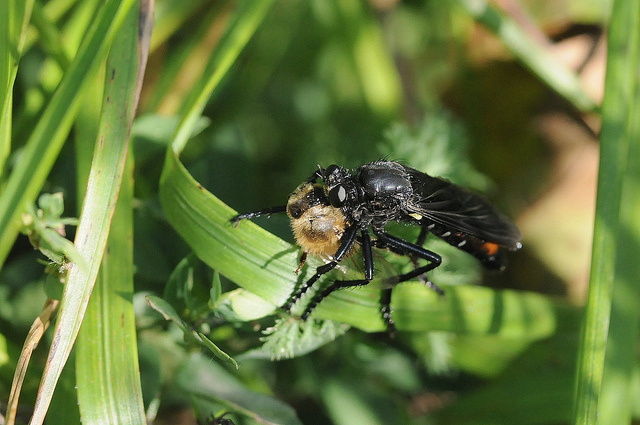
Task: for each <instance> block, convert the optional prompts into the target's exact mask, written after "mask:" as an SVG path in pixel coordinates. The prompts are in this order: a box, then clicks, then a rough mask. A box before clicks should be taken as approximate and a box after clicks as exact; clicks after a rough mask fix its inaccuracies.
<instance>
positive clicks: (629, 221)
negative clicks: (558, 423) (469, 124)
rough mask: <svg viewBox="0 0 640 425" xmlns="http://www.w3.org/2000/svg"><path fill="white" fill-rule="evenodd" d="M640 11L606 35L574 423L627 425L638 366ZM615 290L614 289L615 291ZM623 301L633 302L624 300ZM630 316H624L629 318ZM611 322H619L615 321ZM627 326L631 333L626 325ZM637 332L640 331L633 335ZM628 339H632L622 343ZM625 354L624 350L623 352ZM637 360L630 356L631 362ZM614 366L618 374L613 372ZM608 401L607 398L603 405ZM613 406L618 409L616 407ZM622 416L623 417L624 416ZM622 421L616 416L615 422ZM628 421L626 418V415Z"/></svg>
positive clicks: (626, 11) (617, 14) (618, 20)
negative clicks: (634, 368) (604, 414)
mask: <svg viewBox="0 0 640 425" xmlns="http://www.w3.org/2000/svg"><path fill="white" fill-rule="evenodd" d="M639 26H640V8H638V4H637V2H635V1H631V0H616V1H614V3H613V11H612V15H611V23H610V27H609V37H608V43H609V45H608V58H607V75H606V80H605V94H604V100H603V105H602V131H601V134H600V169H599V176H598V197H597V202H596V218H595V227H594V235H593V254H592V264H591V280H590V283H589V296H588V301H587V310H586V317H585V326H584V330H583V334H582V344H581V347H580V351H579V356H580V357H579V362H578V368H577V374H576V379H577V387H576V403H575V406H574V407H575V410H574V423H575V424H594V423H596V421H598V423H603V424H605V423H606V424H609V423H616V424H618V423H628V418H630V414H631V413H630V409H631V401H630V400H629V398H628V397H629V387H630V381H629V380H630V377H631V373H630V372H629V370H630V369H629V367H630V363H629V359H631V365H632V364H633V363H634V362H635V361H636V357H637V353H636V348H635V347H636V344H637V329H638V311H637V307H635V306H636V305H637V302H638V301H637V299H638V296H637V294H638V285H640V276H639V271H638V267H637V258H639V257H640V247H639V240H640V231H639V230H638V219H637V214H638V209H639V208H640V192H639V189H638V188H639V187H640V185H639V184H640V176H639V175H638V167H640V123H639V119H638V116H639V115H640V75H639V74H638V72H639V71H638V70H640V33H639V32H638V31H637V29H638V27H639ZM614 288H615V289H614ZM614 291H615V293H616V302H619V303H620V304H619V305H617V306H616V312H617V316H616V329H615V334H614V336H615V338H616V339H615V340H614V341H611V343H612V344H614V343H615V344H614V345H613V346H611V345H610V346H611V349H612V350H613V351H612V352H611V353H608V354H609V355H610V360H611V361H610V362H609V363H608V366H609V367H610V368H611V369H610V373H611V379H612V381H610V384H611V383H613V382H615V380H617V379H618V378H616V376H618V377H619V376H620V375H619V374H622V375H625V376H626V378H624V379H623V380H622V381H620V382H618V383H619V384H620V386H619V388H618V389H616V388H613V387H611V386H608V387H607V391H608V392H607V393H606V394H603V393H602V392H601V391H602V390H603V386H602V385H603V383H602V379H603V374H604V373H605V370H604V366H605V352H606V347H607V339H608V335H609V321H610V319H611V311H612V294H613V292H614ZM625 300H631V302H629V301H625ZM627 315H629V317H627V318H625V316H627ZM612 325H613V323H612ZM625 325H629V326H630V328H629V329H626V328H625V329H622V328H620V327H621V326H625ZM634 329H635V331H634ZM625 339H629V340H630V341H627V342H624V343H623V341H624V340H625ZM619 350H620V351H619ZM629 356H631V357H629ZM614 369H617V371H616V370H614ZM615 394H618V395H619V396H620V397H621V398H623V400H620V398H617V397H616V398H615V409H620V408H621V407H622V410H623V411H622V412H620V413H616V414H615V415H611V410H610V409H606V411H607V412H609V415H608V416H607V418H606V419H598V417H599V415H600V412H601V411H602V409H603V406H604V405H603V402H604V400H608V401H609V402H610V401H611V397H612V396H614V395H615ZM601 397H602V400H601ZM612 408H613V406H612ZM618 415H620V416H618ZM616 417H618V419H614V418H616ZM621 417H622V418H625V419H620V418H621Z"/></svg>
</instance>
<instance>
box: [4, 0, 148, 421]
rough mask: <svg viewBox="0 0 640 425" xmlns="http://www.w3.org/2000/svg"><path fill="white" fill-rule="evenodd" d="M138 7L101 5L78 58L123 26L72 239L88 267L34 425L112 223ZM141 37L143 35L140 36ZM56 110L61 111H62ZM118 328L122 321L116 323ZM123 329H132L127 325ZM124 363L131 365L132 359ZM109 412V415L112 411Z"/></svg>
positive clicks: (135, 68)
mask: <svg viewBox="0 0 640 425" xmlns="http://www.w3.org/2000/svg"><path fill="white" fill-rule="evenodd" d="M137 4H138V3H137V2H136V1H134V0H127V1H123V2H108V3H105V5H104V8H103V10H102V13H101V15H100V16H99V18H98V21H97V25H96V26H94V31H95V32H93V33H92V35H91V36H90V41H89V42H88V43H87V45H85V50H83V52H81V53H80V54H79V55H78V58H80V57H83V55H84V54H86V49H88V47H87V46H91V47H93V48H94V49H95V51H93V52H92V53H93V54H100V53H102V52H103V51H106V50H103V49H106V47H107V46H108V45H105V44H102V43H101V42H98V41H95V40H93V37H98V34H99V33H100V31H102V33H101V34H100V36H101V37H102V38H101V40H103V39H105V40H109V39H111V37H112V35H114V30H115V29H118V26H119V25H121V24H123V23H124V22H127V28H126V29H124V30H120V31H118V37H124V38H123V39H122V38H120V39H119V40H120V41H119V42H118V43H114V45H113V47H112V49H111V52H110V55H109V60H108V63H107V72H106V82H105V87H106V88H105V96H104V105H103V112H102V116H101V122H100V132H99V136H98V141H97V145H96V149H95V154H94V158H93V164H92V167H91V173H90V177H89V185H88V187H87V191H86V196H85V201H84V204H83V209H82V213H81V216H80V224H79V226H78V230H77V234H76V247H77V248H78V251H79V252H80V254H81V255H82V256H83V257H84V259H85V261H86V263H87V264H88V268H86V269H81V268H80V267H77V266H75V265H71V267H70V271H69V277H68V280H67V284H66V285H65V291H64V294H63V299H62V303H61V307H60V311H59V315H58V321H57V323H56V329H55V331H54V335H53V341H54V343H53V344H52V346H51V350H50V353H49V358H48V361H47V364H46V366H45V371H44V374H43V377H42V382H41V384H40V388H39V390H38V396H37V400H36V408H35V410H34V414H33V418H32V423H33V424H38V425H39V424H41V423H42V421H43V420H44V416H45V413H46V410H47V408H48V406H49V403H50V400H51V396H52V395H53V392H54V389H55V385H56V383H57V380H58V378H59V376H60V372H61V370H62V368H63V366H64V364H65V363H66V360H67V358H68V356H69V353H70V351H71V348H72V347H73V344H74V342H75V338H76V336H77V334H78V331H79V329H80V324H81V323H82V319H83V317H84V313H85V310H86V307H87V303H88V301H89V296H90V295H91V292H92V289H93V286H94V283H95V281H96V278H97V275H98V271H99V269H100V266H101V262H102V257H103V253H104V249H105V246H106V243H107V238H108V235H109V230H110V226H111V220H112V217H113V213H114V210H115V206H116V201H117V199H118V193H119V191H120V185H121V182H122V177H123V174H124V168H125V159H126V153H127V149H128V141H129V133H130V130H131V125H132V122H133V116H134V113H135V108H136V98H137V93H136V91H137V90H139V87H138V84H137V83H138V81H139V74H141V73H143V72H144V65H145V63H144V62H143V59H140V61H141V62H140V63H139V58H138V20H137V15H138V13H137V12H138V8H137V7H136V8H135V9H134V8H133V6H134V5H137ZM104 19H110V22H108V23H106V22H103V20H104ZM143 22H144V21H143ZM145 29H146V28H145ZM144 32H145V31H142V30H141V34H142V33H144ZM96 48H97V49H96ZM146 48H147V46H140V51H141V52H144V51H145V49H146ZM98 57H99V56H90V58H91V62H97V59H98ZM85 59H86V58H85ZM90 68H91V67H90V66H89V67H87V69H86V71H88V70H89V69H90ZM73 69H74V67H73V66H72V67H71V68H70V70H69V72H68V73H67V74H66V76H65V80H63V83H64V81H67V80H66V77H67V76H69V75H70V74H72V70H73ZM59 93H60V92H59ZM54 98H55V97H54ZM73 102H75V103H78V102H79V97H77V96H74V100H73ZM52 103H53V101H52ZM50 106H51V105H50ZM60 108H61V109H64V108H62V107H61V106H60ZM68 118H69V117H67V119H68ZM56 154H57V152H56ZM40 168H42V164H40ZM12 177H13V176H12ZM42 177H44V176H42ZM123 308H128V309H130V308H131V306H130V305H128V306H127V305H126V303H125V304H123ZM118 323H120V322H119V321H118ZM120 326H121V325H120ZM127 326H128V327H129V326H131V323H129V324H128V325H127ZM102 342H104V341H102ZM110 348H114V347H110ZM90 354H93V353H90ZM107 357H108V356H107ZM124 360H125V359H123V361H124ZM128 360H131V358H129V359H128ZM122 373H123V375H124V374H126V372H124V371H122ZM133 375H135V373H134V374H133ZM129 376H132V375H129ZM134 379H135V378H134ZM101 389H102V388H101ZM131 390H132V391H133V392H134V393H136V392H137V393H139V392H140V390H139V386H138V388H136V387H135V386H133V387H131ZM111 394H113V393H111ZM139 400H140V397H139V394H138V395H137V397H133V399H132V400H129V402H131V403H133V405H130V406H133V407H132V408H131V409H126V410H125V412H126V413H124V414H125V415H127V416H129V415H131V416H129V417H130V418H134V417H136V416H138V418H139V413H140V409H136V406H135V403H136V402H138V405H139V406H140V405H141V404H140V403H139ZM107 402H108V401H107ZM108 409H109V408H107V410H108ZM111 412H112V413H113V410H111ZM116 414H117V413H116ZM140 423H142V422H140Z"/></svg>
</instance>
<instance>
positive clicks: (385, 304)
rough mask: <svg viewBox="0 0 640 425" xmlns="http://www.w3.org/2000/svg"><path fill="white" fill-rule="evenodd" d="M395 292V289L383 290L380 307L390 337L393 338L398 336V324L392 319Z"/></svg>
mask: <svg viewBox="0 0 640 425" xmlns="http://www.w3.org/2000/svg"><path fill="white" fill-rule="evenodd" d="M392 291H393V287H391V288H385V289H383V290H382V295H381V296H380V305H381V306H382V308H381V311H382V319H383V320H384V322H385V323H386V324H387V331H388V332H389V336H390V337H391V338H393V337H395V336H396V333H397V330H396V324H395V322H394V321H393V318H392V317H391V292H392Z"/></svg>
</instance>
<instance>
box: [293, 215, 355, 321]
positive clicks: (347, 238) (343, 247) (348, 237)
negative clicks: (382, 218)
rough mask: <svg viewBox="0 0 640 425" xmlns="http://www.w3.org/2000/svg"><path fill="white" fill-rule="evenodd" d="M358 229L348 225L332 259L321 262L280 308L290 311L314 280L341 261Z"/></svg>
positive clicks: (351, 244) (352, 242) (349, 248)
mask: <svg viewBox="0 0 640 425" xmlns="http://www.w3.org/2000/svg"><path fill="white" fill-rule="evenodd" d="M357 232H358V229H357V228H356V227H349V228H347V229H346V230H345V232H344V235H343V236H342V240H341V241H340V246H339V247H338V250H337V251H336V253H335V254H334V255H333V260H331V261H330V262H329V263H327V264H323V265H322V266H320V267H318V268H317V269H316V273H315V274H314V275H313V276H311V278H310V279H309V280H307V281H306V282H305V283H304V284H303V285H302V286H301V287H300V288H299V289H298V290H297V291H296V292H295V293H294V294H293V295H292V296H291V298H289V301H287V303H286V304H285V305H284V306H282V308H283V309H284V310H285V311H287V312H289V311H291V307H293V305H294V304H295V303H296V302H297V301H298V300H299V299H300V297H302V295H304V294H305V292H307V291H308V290H309V288H311V286H313V284H314V283H315V282H317V281H318V279H320V277H321V276H322V275H324V274H326V273H329V272H330V271H331V270H333V269H334V268H336V266H337V265H338V263H340V261H342V259H343V258H344V257H345V256H346V255H347V254H348V253H349V251H350V250H351V247H352V246H353V244H354V242H355V240H356V234H357Z"/></svg>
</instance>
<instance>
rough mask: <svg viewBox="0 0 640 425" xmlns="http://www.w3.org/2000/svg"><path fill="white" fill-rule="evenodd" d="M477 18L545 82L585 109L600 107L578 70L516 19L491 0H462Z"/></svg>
mask: <svg viewBox="0 0 640 425" xmlns="http://www.w3.org/2000/svg"><path fill="white" fill-rule="evenodd" d="M458 1H459V3H460V4H461V5H462V6H463V7H464V8H465V9H466V10H467V11H468V12H469V13H470V14H471V16H473V18H474V19H476V20H477V21H478V22H480V23H482V24H483V25H485V26H486V27H487V28H489V29H490V30H491V31H493V32H494V33H495V34H496V35H497V36H498V37H500V40H502V42H503V43H504V44H505V46H507V48H508V49H509V50H510V51H511V52H512V53H513V54H514V55H515V56H516V57H517V58H518V59H519V60H520V61H522V63H523V64H524V65H525V66H526V67H527V68H529V69H530V70H531V72H533V73H534V74H535V75H537V76H538V78H540V79H541V80H542V81H544V83H545V84H547V85H548V86H549V87H551V88H552V89H553V90H555V91H556V92H557V93H558V94H560V95H561V96H562V97H564V98H565V99H567V100H568V101H569V102H571V104H572V105H573V106H575V107H576V108H577V109H579V110H581V111H585V112H589V111H594V110H596V109H597V105H596V103H595V102H594V101H593V99H591V97H590V96H589V95H588V94H587V93H586V92H585V91H584V89H583V88H582V86H581V84H580V80H579V79H578V77H577V76H576V74H575V73H574V72H573V71H571V70H570V69H569V68H567V67H566V66H564V65H563V64H562V63H560V62H559V61H558V59H557V58H556V57H555V56H554V55H553V54H552V53H551V51H550V50H549V49H548V48H546V47H545V46H542V45H541V44H540V43H538V42H537V41H536V40H533V39H532V38H531V37H530V36H529V35H528V34H527V33H526V32H525V31H524V30H523V29H522V28H521V27H520V26H519V25H518V24H517V23H516V22H515V21H514V20H513V19H511V18H509V17H507V16H505V15H504V14H502V13H500V12H499V11H498V10H497V9H496V8H494V7H493V6H491V5H490V4H489V2H487V1H476V0H458Z"/></svg>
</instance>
